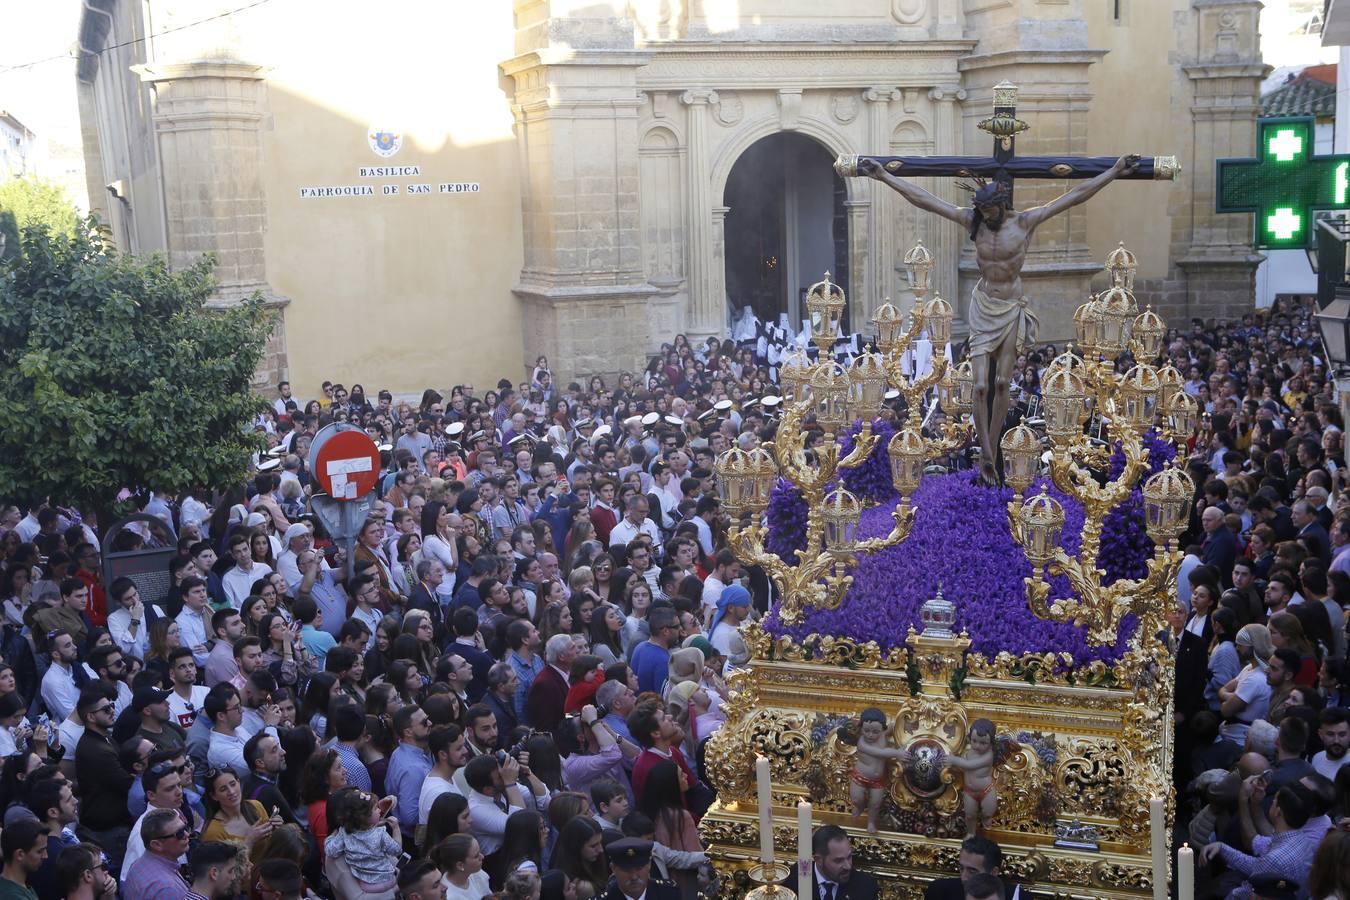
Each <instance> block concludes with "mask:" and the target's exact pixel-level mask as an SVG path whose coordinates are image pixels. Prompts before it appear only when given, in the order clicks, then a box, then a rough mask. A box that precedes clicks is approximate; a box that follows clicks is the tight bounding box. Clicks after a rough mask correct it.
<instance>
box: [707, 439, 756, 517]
mask: <svg viewBox="0 0 1350 900" xmlns="http://www.w3.org/2000/svg"><path fill="white" fill-rule="evenodd" d="M713 471H714V472H715V473H716V474H717V495H718V499H720V500H721V501H722V508H723V509H725V510H726V511H727V514H728V515H729V516H731V517H732V518H733V519H736V518H740V516H741V514H742V513H744V512H747V511H749V509H750V505H749V504H748V503H747V502H746V498H747V497H750V498H753V496H754V490H755V488H754V485H753V480H754V474H755V473H754V466H753V464H752V463H751V461H750V454H749V453H746V452H745V451H744V450H742V449H741V448H740V447H732V448H731V449H730V450H726V451H724V452H723V453H722V454H721V455H719V456H718V457H717V460H716V461H715V462H714V463H713Z"/></svg>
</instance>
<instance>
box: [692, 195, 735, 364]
mask: <svg viewBox="0 0 1350 900" xmlns="http://www.w3.org/2000/svg"><path fill="white" fill-rule="evenodd" d="M729 212H731V207H730V206H714V207H713V208H712V216H711V218H710V221H711V228H710V235H711V236H710V241H711V244H712V255H711V256H710V257H709V258H708V284H709V289H708V292H709V293H710V294H712V296H714V297H723V298H725V297H726V295H727V238H726V223H727V213H729ZM723 315H724V316H725V312H724V313H723ZM721 327H722V324H721V323H720V322H719V323H718V329H719V333H720V330H721ZM690 340H691V341H692V340H693V338H690Z"/></svg>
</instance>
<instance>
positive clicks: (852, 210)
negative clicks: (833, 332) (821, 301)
mask: <svg viewBox="0 0 1350 900" xmlns="http://www.w3.org/2000/svg"><path fill="white" fill-rule="evenodd" d="M887 190H889V188H887ZM844 212H845V214H846V215H847V216H848V279H849V291H848V314H849V324H848V327H847V328H846V329H845V331H858V332H862V333H863V334H867V333H869V332H870V331H871V327H872V326H871V325H870V324H869V322H868V319H869V318H871V315H872V310H873V309H874V308H875V304H876V303H878V302H879V301H878V300H876V299H875V297H876V288H875V285H876V280H875V277H874V270H873V260H875V259H876V257H875V256H873V255H872V244H873V241H872V237H871V233H872V229H871V228H870V227H868V226H869V224H870V221H871V215H872V201H871V200H845V201H844Z"/></svg>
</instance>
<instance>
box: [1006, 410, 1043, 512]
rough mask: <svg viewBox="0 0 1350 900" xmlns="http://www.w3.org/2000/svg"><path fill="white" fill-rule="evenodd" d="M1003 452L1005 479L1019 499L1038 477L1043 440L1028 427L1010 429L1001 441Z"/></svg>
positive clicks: (1019, 426)
mask: <svg viewBox="0 0 1350 900" xmlns="http://www.w3.org/2000/svg"><path fill="white" fill-rule="evenodd" d="M999 447H1001V448H1002V450H1003V477H1004V478H1005V479H1006V480H1007V482H1008V486H1009V487H1011V488H1012V489H1013V493H1014V494H1016V495H1017V497H1021V496H1022V495H1023V494H1024V493H1026V490H1027V488H1029V487H1031V482H1032V480H1033V479H1035V477H1036V471H1037V468H1038V464H1039V462H1040V458H1041V439H1040V437H1038V436H1037V434H1036V432H1035V431H1033V430H1031V429H1030V428H1028V427H1027V426H1026V425H1018V426H1017V427H1015V428H1010V429H1008V431H1007V432H1006V433H1005V434H1004V435H1003V439H1002V440H1001V441H999Z"/></svg>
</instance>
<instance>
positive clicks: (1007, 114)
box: [834, 81, 1181, 203]
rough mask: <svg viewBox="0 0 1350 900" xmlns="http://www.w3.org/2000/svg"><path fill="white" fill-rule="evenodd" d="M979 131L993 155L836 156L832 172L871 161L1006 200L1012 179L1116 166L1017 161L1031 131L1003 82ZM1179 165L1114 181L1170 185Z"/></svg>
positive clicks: (1164, 162) (1152, 159)
mask: <svg viewBox="0 0 1350 900" xmlns="http://www.w3.org/2000/svg"><path fill="white" fill-rule="evenodd" d="M976 127H978V128H979V129H980V130H981V131H983V132H985V133H986V134H988V135H990V136H991V137H992V138H993V139H994V155H993V156H856V155H853V156H847V155H846V156H840V157H839V158H838V159H836V160H835V162H834V170H835V171H836V172H838V173H839V176H840V177H841V178H849V177H853V176H856V175H858V174H859V173H858V162H859V161H860V160H863V159H873V160H876V161H877V162H878V163H879V164H880V165H881V166H882V168H884V169H885V170H886V171H887V172H890V173H891V174H892V175H897V176H901V177H904V178H911V177H922V176H938V177H947V178H970V177H972V176H980V177H983V178H986V179H988V180H990V181H997V182H999V183H1000V184H1002V185H1003V186H1004V189H1005V190H1006V191H1007V197H1008V200H1009V202H1010V203H1011V201H1012V192H1013V184H1014V182H1015V181H1016V179H1018V178H1069V179H1081V178H1095V177H1096V176H1098V175H1100V174H1102V173H1103V172H1105V171H1107V170H1108V169H1110V168H1111V167H1112V166H1114V165H1115V164H1116V159H1117V157H1114V156H1018V155H1017V153H1016V150H1017V135H1018V134H1020V133H1021V132H1023V131H1026V130H1027V129H1028V128H1030V127H1031V126H1030V125H1028V124H1027V123H1026V122H1023V121H1022V120H1021V119H1019V118H1017V85H1015V84H1012V83H1010V82H1007V81H1004V82H1000V83H999V84H996V85H994V114H993V115H992V116H990V117H989V118H987V119H985V120H984V121H982V122H980V123H979V125H978V126H976ZM1180 171H1181V166H1180V165H1178V163H1177V158H1176V157H1175V156H1143V157H1140V159H1139V166H1138V167H1137V168H1136V169H1135V170H1134V171H1132V172H1129V173H1128V174H1123V175H1121V176H1120V179H1119V180H1129V181H1145V180H1147V181H1153V180H1157V181H1171V180H1173V179H1175V178H1176V177H1177V174H1178V173H1179V172H1180Z"/></svg>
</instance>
